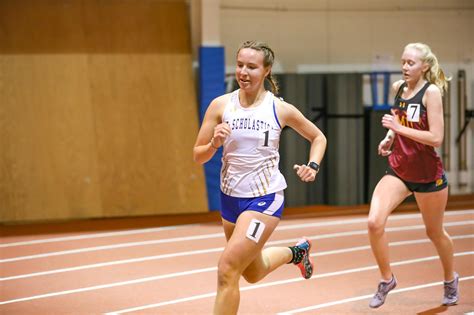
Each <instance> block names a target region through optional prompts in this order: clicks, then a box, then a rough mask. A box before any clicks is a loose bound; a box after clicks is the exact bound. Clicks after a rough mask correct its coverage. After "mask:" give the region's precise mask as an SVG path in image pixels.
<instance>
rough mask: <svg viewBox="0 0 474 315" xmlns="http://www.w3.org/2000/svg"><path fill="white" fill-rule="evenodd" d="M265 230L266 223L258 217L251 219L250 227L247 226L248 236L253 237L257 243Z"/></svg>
mask: <svg viewBox="0 0 474 315" xmlns="http://www.w3.org/2000/svg"><path fill="white" fill-rule="evenodd" d="M263 230H265V223H263V222H262V221H259V220H257V219H252V221H250V224H249V227H248V228H247V234H246V236H247V238H249V239H251V240H252V241H254V242H255V243H258V241H259V240H260V237H261V236H262V233H263Z"/></svg>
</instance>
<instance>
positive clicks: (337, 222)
mask: <svg viewBox="0 0 474 315" xmlns="http://www.w3.org/2000/svg"><path fill="white" fill-rule="evenodd" d="M465 214H474V210H457V211H446V212H445V214H444V215H445V216H457V215H465ZM417 218H421V214H419V213H416V214H399V215H397V214H394V215H393V216H390V217H389V218H388V221H389V222H390V221H398V220H408V219H417ZM282 222H283V221H282ZM365 222H367V218H362V219H345V220H334V221H328V222H315V223H301V224H280V225H279V226H277V228H276V229H275V230H276V231H286V230H292V229H300V228H308V227H321V226H332V225H345V224H355V223H365ZM192 226H199V224H186V225H175V226H168V227H158V228H146V229H135V230H125V231H117V232H104V233H94V234H87V235H74V236H64V237H54V238H46V239H39V240H31V241H21V242H12V243H3V244H0V248H7V247H15V246H27V245H37V244H44V243H54V242H66V241H75V240H84V239H91V238H103V237H113V236H123V235H133V234H142V233H143V234H145V233H154V232H159V231H167V230H176V229H180V228H188V227H192ZM206 235H208V236H209V237H210V238H214V237H216V235H215V234H206ZM223 235H224V234H223V233H221V235H219V236H223ZM174 241H179V240H174Z"/></svg>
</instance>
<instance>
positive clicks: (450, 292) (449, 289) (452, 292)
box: [444, 280, 457, 298]
mask: <svg viewBox="0 0 474 315" xmlns="http://www.w3.org/2000/svg"><path fill="white" fill-rule="evenodd" d="M455 282H456V280H454V281H453V282H450V283H445V284H444V296H445V297H448V298H452V297H455V296H456V292H457V288H456V285H455Z"/></svg>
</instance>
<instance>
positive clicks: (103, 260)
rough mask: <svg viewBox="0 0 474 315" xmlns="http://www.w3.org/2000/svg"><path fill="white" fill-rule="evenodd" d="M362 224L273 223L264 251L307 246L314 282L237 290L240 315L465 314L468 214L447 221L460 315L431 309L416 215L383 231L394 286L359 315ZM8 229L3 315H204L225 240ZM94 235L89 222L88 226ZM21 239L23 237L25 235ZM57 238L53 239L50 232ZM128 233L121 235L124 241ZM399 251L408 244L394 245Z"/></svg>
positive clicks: (472, 260) (186, 234)
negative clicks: (304, 241)
mask: <svg viewBox="0 0 474 315" xmlns="http://www.w3.org/2000/svg"><path fill="white" fill-rule="evenodd" d="M366 218H367V215H366V214H352V215H338V216H324V217H310V216H304V215H299V216H293V218H291V216H289V217H288V218H286V219H284V220H282V222H281V223H280V225H279V227H278V229H277V230H276V231H275V232H274V234H273V236H272V237H271V239H270V241H269V243H268V245H269V246H271V245H280V246H288V245H292V244H294V242H295V241H296V240H297V239H298V238H299V237H300V236H302V235H304V236H307V237H309V238H310V239H312V240H313V258H314V261H315V274H314V275H313V278H312V279H310V280H303V279H302V278H301V276H300V274H299V271H298V269H297V268H296V267H294V266H292V265H285V266H283V267H281V268H280V269H278V270H276V271H275V272H274V273H272V274H270V275H269V276H268V277H267V278H265V279H264V280H262V281H261V282H260V283H258V284H255V285H252V284H248V283H246V282H245V280H242V281H241V303H240V310H239V314H277V313H284V312H289V313H293V312H294V313H299V312H300V311H301V313H304V314H366V313H372V312H373V313H379V314H439V313H443V314H463V313H467V312H472V311H474V256H473V255H474V210H459V211H448V212H446V217H445V225H446V229H447V231H448V232H449V233H450V235H451V236H452V237H453V241H454V249H455V253H456V254H455V255H456V256H455V268H456V270H457V271H458V273H459V274H460V277H461V282H460V289H461V299H460V303H459V305H457V306H452V307H449V308H448V307H443V306H441V305H440V302H441V298H442V294H443V288H442V284H441V281H442V270H441V264H440V262H439V259H438V258H437V254H436V251H435V249H434V246H433V245H432V244H431V243H430V242H429V241H428V239H427V237H426V234H425V232H424V226H423V222H422V219H421V217H420V215H419V213H418V212H404V213H395V214H393V215H392V216H391V217H390V219H389V222H388V232H387V233H388V237H389V241H390V243H391V247H390V248H391V261H392V263H393V269H394V272H395V274H396V276H397V278H398V287H397V289H396V290H395V291H393V292H392V293H390V294H389V296H388V298H387V301H386V303H385V305H383V306H382V307H381V308H380V309H377V310H371V309H370V308H369V307H368V302H369V299H370V296H372V294H373V293H374V291H375V289H376V286H377V283H378V280H379V273H378V270H377V267H376V264H375V260H374V258H373V256H372V254H371V251H370V247H369V242H368V236H367V229H366V225H367V224H366ZM80 224H82V225H83V226H82V227H83V228H82V230H83V231H82V232H81V231H79V230H81V229H77V228H76V229H75V228H73V225H71V223H64V224H62V225H61V224H53V225H48V226H49V228H54V229H55V230H51V232H49V233H48V232H47V231H46V230H47V229H45V228H44V227H43V228H42V227H41V226H36V231H35V226H30V227H29V228H25V227H18V228H17V231H18V233H14V232H11V231H14V230H15V228H14V227H9V231H10V233H8V234H7V233H4V236H3V237H2V239H1V245H0V254H1V255H0V259H1V261H0V277H1V279H0V314H104V313H113V312H116V313H121V311H124V312H125V313H127V314H128V313H130V314H132V313H133V314H142V313H145V314H210V313H212V306H213V302H214V294H215V289H216V268H215V267H216V264H217V260H218V258H219V255H220V253H221V250H222V248H223V246H225V240H224V236H223V233H222V228H221V226H220V224H219V223H217V222H215V221H214V222H210V223H201V224H193V225H175V226H171V227H159V228H154V229H150V228H144V227H140V228H135V229H125V228H123V229H119V230H117V229H114V230H106V229H105V228H104V229H99V230H98V231H92V230H90V229H84V224H85V223H80ZM94 224H95V225H97V221H96V222H95V223H94ZM27 231H29V232H30V233H28V232H27ZM58 231H60V232H58ZM123 232H126V233H123ZM400 242H405V243H400Z"/></svg>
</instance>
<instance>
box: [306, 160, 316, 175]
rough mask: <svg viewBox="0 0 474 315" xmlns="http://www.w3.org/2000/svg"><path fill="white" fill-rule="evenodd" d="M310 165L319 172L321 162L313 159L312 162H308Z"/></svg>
mask: <svg viewBox="0 0 474 315" xmlns="http://www.w3.org/2000/svg"><path fill="white" fill-rule="evenodd" d="M308 166H309V167H311V168H312V169H313V170H315V171H316V173H318V172H319V164H318V163H316V162H313V161H311V162H309V163H308Z"/></svg>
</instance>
